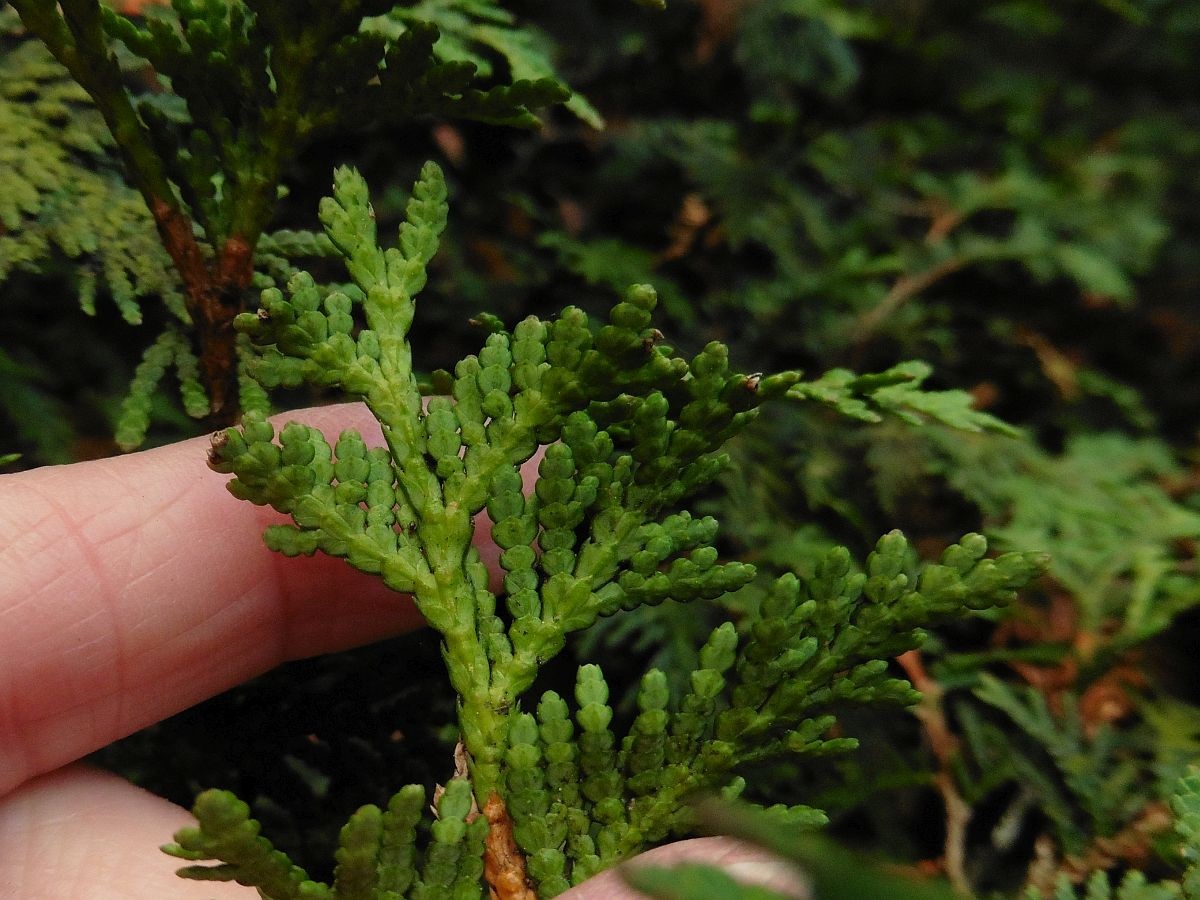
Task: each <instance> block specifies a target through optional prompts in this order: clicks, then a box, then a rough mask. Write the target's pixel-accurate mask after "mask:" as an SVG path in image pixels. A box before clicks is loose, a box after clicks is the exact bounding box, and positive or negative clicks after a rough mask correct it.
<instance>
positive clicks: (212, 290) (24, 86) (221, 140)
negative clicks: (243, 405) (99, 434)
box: [0, 0, 580, 447]
mask: <svg viewBox="0 0 1200 900" xmlns="http://www.w3.org/2000/svg"><path fill="white" fill-rule="evenodd" d="M12 5H13V7H14V8H15V9H16V10H17V12H18V13H19V14H20V15H21V18H22V22H23V23H24V25H25V26H26V27H27V28H28V29H29V31H30V32H31V33H32V34H34V35H35V36H36V37H38V38H39V39H40V40H41V41H42V42H43V43H44V44H45V45H46V47H47V48H48V49H49V51H50V52H51V53H52V54H53V55H54V57H55V58H56V59H57V60H58V62H59V63H61V64H62V66H63V67H65V69H66V70H67V72H68V73H69V74H70V77H71V78H73V79H74V82H77V85H76V84H72V83H70V82H68V81H66V80H65V79H63V78H62V75H61V72H60V71H59V70H58V69H57V68H56V67H55V66H53V65H47V63H46V62H45V61H44V60H42V59H41V57H40V56H38V54H40V53H41V52H42V51H41V50H40V49H37V48H33V47H31V48H29V50H28V51H27V54H26V55H32V56H33V57H34V58H35V60H36V61H37V63H38V65H37V66H35V67H33V68H30V66H28V65H26V66H25V69H23V70H22V71H27V74H24V75H21V77H20V78H19V79H18V80H17V82H16V84H15V86H14V89H13V90H14V91H15V93H8V94H6V101H7V105H6V107H5V108H4V109H5V110H6V112H5V113H3V114H4V115H6V116H8V117H10V118H11V117H12V116H13V115H14V114H17V115H20V116H21V117H22V118H21V120H20V121H17V122H15V123H14V122H7V121H3V120H0V125H6V126H11V128H5V129H4V130H5V131H6V132H8V133H10V134H11V135H12V137H11V138H10V142H11V144H12V146H13V147H15V148H17V149H18V150H20V148H22V147H25V149H26V150H32V151H33V153H32V154H28V155H27V154H21V158H22V159H24V160H26V162H24V163H23V166H22V169H29V171H23V170H21V169H19V170H18V171H17V172H16V175H17V178H18V181H19V184H18V185H17V186H16V187H15V188H14V190H13V191H12V192H11V193H10V194H9V196H12V197H13V198H14V199H13V200H12V201H11V202H10V203H9V204H8V206H7V207H4V208H0V225H2V226H3V227H4V228H5V229H6V230H12V229H15V228H17V227H18V226H22V228H23V231H29V233H28V234H24V233H23V234H22V236H21V238H20V241H19V243H18V245H17V247H16V248H15V249H16V250H19V251H20V252H19V253H16V252H14V249H13V248H9V249H8V250H7V251H5V250H4V249H0V277H2V276H3V274H4V272H5V270H6V269H7V268H10V267H11V266H12V265H13V264H14V261H16V262H24V263H25V264H26V265H28V264H30V263H32V262H35V261H36V259H37V258H38V257H40V256H44V255H45V249H44V247H43V246H42V245H47V244H48V243H49V242H50V241H51V238H52V239H53V242H54V243H57V244H59V245H62V246H63V248H64V249H65V251H66V253H67V255H68V256H70V257H77V256H80V255H81V254H82V253H84V252H88V253H96V252H97V251H98V250H101V251H102V252H100V253H99V257H98V258H99V259H100V260H101V261H102V262H104V268H103V271H104V275H105V278H106V279H107V280H108V281H109V282H110V283H111V284H112V285H113V295H114V298H115V299H116V301H117V303H118V304H119V305H120V306H121V309H122V311H123V313H124V314H125V317H126V318H127V319H129V320H130V321H137V320H138V319H139V316H138V308H137V306H136V304H135V303H134V302H133V298H134V297H135V296H137V295H138V293H139V292H144V291H146V290H154V291H155V292H156V293H158V294H159V295H160V296H161V298H162V300H163V301H164V302H165V303H166V304H167V306H168V308H169V309H171V310H172V311H173V312H174V313H175V315H176V317H177V318H178V319H180V320H181V321H182V322H183V323H184V324H185V325H187V326H190V328H191V330H192V331H193V332H194V335H193V337H192V340H193V342H194V347H193V348H191V349H185V348H183V346H182V343H181V341H180V339H179V338H180V336H182V335H183V334H184V332H183V331H182V330H179V329H178V328H175V330H174V331H173V332H170V333H171V334H174V337H171V336H169V334H166V333H165V334H164V335H163V336H162V337H160V338H159V339H158V341H157V342H156V343H155V344H154V345H152V347H151V348H150V349H149V350H148V351H147V354H146V356H145V358H144V359H143V363H142V365H141V367H140V369H139V371H138V373H137V376H136V380H135V384H134V391H133V394H132V396H131V398H130V401H129V403H128V404H127V406H126V409H125V411H124V414H123V416H122V419H121V421H120V423H119V426H118V430H119V432H120V434H121V439H122V443H123V444H125V445H126V446H127V447H128V446H134V445H136V444H137V443H139V442H140V441H141V440H142V438H143V437H144V435H145V430H146V418H147V416H146V411H147V408H148V407H149V406H150V402H151V393H152V391H153V390H154V388H155V387H156V384H157V375H160V374H161V373H162V371H163V370H164V368H165V364H166V362H167V356H171V357H173V358H174V359H175V360H176V362H177V363H179V364H180V365H181V366H184V368H186V369H188V375H187V376H186V377H185V380H184V382H183V389H184V397H183V399H184V406H185V408H186V409H187V411H188V412H189V413H190V414H193V415H198V414H201V413H202V412H203V410H202V409H201V407H200V406H199V405H198V404H197V403H195V402H194V401H195V399H196V398H195V391H194V390H193V388H194V382H193V381H192V380H191V373H190V368H191V362H190V361H191V359H193V358H194V359H196V360H197V362H198V372H197V375H198V378H199V383H200V385H201V386H202V387H203V388H204V391H205V393H206V394H207V396H208V398H209V403H208V407H209V411H211V412H212V413H214V414H215V413H220V412H221V410H222V409H223V408H224V407H225V405H226V403H227V402H228V403H229V405H230V410H227V411H226V416H228V415H229V412H230V411H233V412H236V410H235V409H233V407H234V406H235V405H236V399H235V398H237V394H238V390H237V383H238V377H239V376H238V365H239V354H238V352H237V350H236V344H235V341H234V338H233V331H232V329H231V328H230V322H231V320H232V319H233V318H234V316H236V314H237V313H239V312H240V311H242V310H243V309H245V308H246V299H247V298H246V289H247V287H248V286H249V285H250V283H251V282H252V281H253V280H254V268H253V267H254V254H255V249H256V246H257V244H258V241H259V238H260V236H261V235H262V233H263V232H264V230H265V229H266V228H267V226H268V224H269V222H270V220H271V218H272V216H273V214H274V210H275V206H276V202H277V199H278V195H279V192H280V188H281V185H282V182H283V179H284V176H285V172H286V171H287V169H288V166H289V165H290V163H291V162H292V161H293V160H295V158H296V157H297V155H298V154H299V152H300V151H301V150H302V149H303V148H304V147H305V146H306V145H307V144H310V143H312V142H314V141H316V140H319V139H322V138H328V137H330V136H333V135H342V134H347V133H350V132H352V131H355V130H358V131H361V130H365V129H366V128H367V127H368V126H370V127H381V126H383V127H395V126H397V125H399V124H401V123H404V122H408V121H411V120H412V119H414V118H416V117H421V116H429V115H437V116H457V117H461V118H466V119H473V120H476V121H481V122H488V123H493V124H501V125H512V126H518V127H526V128H528V127H533V126H536V125H538V124H539V123H538V119H537V118H536V116H535V115H534V113H533V112H532V111H531V110H532V109H534V108H537V107H540V106H545V105H548V104H552V103H558V102H561V101H564V100H565V99H566V98H567V97H568V92H567V91H566V89H565V88H563V87H562V86H561V85H560V84H559V83H558V82H557V81H554V80H553V79H552V78H550V77H548V76H549V74H550V70H549V68H548V66H546V65H543V66H542V68H541V69H538V67H537V65H536V64H535V63H536V61H537V60H540V59H541V57H539V56H537V54H536V53H533V51H532V48H531V47H524V46H523V44H522V40H523V37H524V33H523V32H521V31H519V30H517V29H515V28H512V27H511V26H512V24H513V23H512V22H511V20H506V24H507V25H508V26H510V27H508V28H507V30H506V31H505V32H504V33H505V34H507V35H508V36H509V38H510V45H511V48H512V50H513V54H514V57H513V58H514V59H524V58H526V57H528V59H530V60H532V62H530V63H529V64H526V65H523V66H519V65H514V67H513V68H514V73H513V74H514V79H513V80H512V81H511V83H498V84H497V83H485V82H484V80H483V79H481V78H480V77H479V76H478V74H477V69H476V65H475V64H474V63H473V62H471V61H467V60H462V59H441V58H439V56H438V55H437V54H436V53H435V51H434V45H435V44H436V43H437V40H438V30H437V27H436V25H434V24H432V23H430V22H428V21H424V20H410V21H408V22H407V23H406V26H407V27H406V29H405V30H404V32H403V33H402V34H399V35H398V36H396V37H395V38H394V39H392V40H387V39H385V38H384V37H383V36H381V35H379V34H376V33H372V32H370V31H365V30H363V29H362V25H363V22H364V20H365V19H366V18H367V17H369V16H370V15H373V14H380V13H383V12H385V11H386V10H387V9H388V8H389V7H390V6H391V4H388V3H379V2H372V3H362V4H360V3H349V2H347V3H339V4H328V3H316V4H314V3H308V2H304V0H295V2H290V3H261V2H242V0H236V2H230V3H225V2H215V0H214V2H182V0H181V2H178V3H175V4H173V5H172V7H171V9H170V11H161V10H160V11H155V12H153V13H151V14H149V15H148V16H147V17H146V20H145V22H144V23H138V22H135V21H134V20H133V19H130V18H127V17H125V16H122V15H120V14H118V13H116V12H114V11H113V10H111V9H109V8H108V7H106V6H101V5H100V4H99V2H98V0H71V2H68V3H66V4H63V5H62V9H61V10H60V9H59V8H58V6H55V5H47V4H44V3H40V2H33V0H14V2H13V4H12ZM118 48H120V52H118ZM518 49H524V50H526V51H528V53H526V54H525V56H522V55H521V54H519V53H518V52H517V50H518ZM123 63H124V66H125V68H127V69H130V70H132V69H135V68H139V67H140V68H141V69H142V72H141V78H140V79H135V78H134V77H132V76H130V75H128V74H127V72H126V71H124V70H123ZM518 70H519V71H518ZM543 70H544V71H543ZM522 72H530V73H531V74H533V75H534V76H535V77H532V78H524V77H523V76H522V74H521V73H522ZM543 76H547V77H543ZM30 78H33V79H34V80H33V81H30V80H29V79H30ZM48 80H49V81H50V87H49V88H48V87H47V85H46V84H45V83H43V82H47V81H48ZM138 80H141V81H144V82H145V81H148V82H149V84H148V85H147V89H146V90H137V89H136V88H135V87H133V85H134V84H135V83H136V82H137V81H138ZM492 81H493V82H494V79H492ZM55 84H61V85H65V88H64V87H59V88H55V87H54V85H55ZM81 89H82V90H81ZM64 91H65V92H64ZM30 93H40V94H41V95H43V97H44V99H42V100H39V101H38V103H35V104H32V105H30V104H25V105H23V106H14V104H13V102H12V101H13V100H14V99H16V98H19V97H22V96H24V95H28V94H30ZM84 93H86V95H87V96H88V97H90V99H91V101H92V103H93V104H94V110H88V111H87V112H86V114H85V115H83V116H82V117H72V116H71V115H70V107H69V104H70V103H75V104H78V103H80V102H81V101H82V99H83V94H84ZM38 104H40V106H39V105H38ZM577 108H580V107H578V105H577ZM13 109H16V110H18V112H17V113H13V112H12V111H11V110H13ZM76 118H78V121H79V122H80V123H82V124H83V125H84V126H85V127H82V128H68V129H66V130H65V134H64V135H63V136H61V137H60V139H59V140H58V141H57V142H56V140H55V139H54V138H53V137H52V136H50V135H48V134H46V133H45V132H46V131H47V129H49V128H51V127H53V126H54V124H55V123H57V124H59V125H60V126H61V124H62V123H63V122H64V121H66V122H67V123H68V124H72V125H73V124H74V122H75V121H76ZM26 120H28V121H26ZM100 121H102V122H103V123H104V126H105V127H106V128H107V130H108V131H109V132H110V133H111V141H109V140H108V139H107V138H105V139H103V140H100V139H98V138H97V137H96V134H97V132H98V131H99V130H100V129H99V128H98V127H97V126H98V125H99V122H100ZM31 141H37V146H33V147H28V146H26V145H29V144H30V142H31ZM108 146H111V147H112V148H113V149H114V150H115V152H116V154H117V155H119V157H120V159H121V161H122V162H123V163H124V166H125V169H126V175H127V177H128V179H129V183H130V184H131V185H132V186H133V187H134V188H135V189H136V193H139V194H140V195H141V199H142V202H143V203H144V207H143V208H138V206H137V204H136V201H135V200H134V197H135V196H136V195H135V194H131V193H130V192H129V190H128V189H126V188H124V187H123V186H121V185H120V183H119V180H118V179H117V178H116V176H115V174H113V173H112V172H111V171H110V172H108V173H107V177H101V176H91V178H90V179H85V180H82V181H79V180H78V179H77V181H79V184H80V185H81V187H79V188H77V189H75V190H74V193H75V194H76V195H78V197H79V198H80V199H82V200H83V201H84V202H79V201H78V200H76V201H75V202H74V203H73V204H72V200H71V198H69V197H66V198H64V195H63V192H64V188H67V189H69V188H70V185H71V178H70V176H71V175H72V174H73V173H74V168H77V167H74V168H68V166H67V157H68V153H69V151H77V152H83V153H85V154H90V155H92V156H96V155H99V154H100V153H101V152H102V151H103V149H104V148H105V147H108ZM5 151H6V148H3V145H0V161H2V160H3V159H5V158H14V154H13V153H11V152H5ZM48 193H52V194H53V196H54V198H55V199H56V200H62V201H64V202H65V203H67V204H71V205H66V206H64V208H65V209H68V210H70V211H71V216H72V217H73V219H69V220H68V221H66V222H64V223H63V224H62V225H54V226H53V230H52V231H51V232H50V235H49V236H39V234H38V231H37V230H35V229H30V228H28V227H27V226H26V223H24V222H22V221H20V219H21V217H30V218H32V219H33V220H34V222H38V221H39V219H38V215H39V213H40V212H42V210H41V207H42V206H44V205H45V203H43V202H41V201H40V200H39V197H40V195H41V194H48ZM114 200H120V201H121V202H120V203H114V202H113V201H114ZM147 211H148V213H149V216H150V217H151V219H152V221H153V223H154V225H155V226H156V229H157V232H158V237H159V239H160V240H161V243H162V248H163V249H165V250H166V254H167V256H169V258H170V260H171V262H172V263H173V264H174V268H175V270H176V274H177V278H178V281H177V280H176V278H175V277H171V276H169V275H167V274H166V273H167V272H168V271H169V270H168V269H167V268H166V267H165V266H164V265H163V264H162V262H163V253H162V249H160V248H157V247H152V248H149V249H147V248H146V247H144V246H142V244H145V243H146V239H147V238H148V236H149V233H150V232H149V229H147V228H146V227H145V226H146V224H147V221H148V220H147V218H146V212H147ZM42 218H44V219H49V220H50V221H52V222H53V218H52V217H51V216H49V214H48V213H47V214H45V215H43V216H42ZM83 222H86V223H88V224H87V225H86V226H85V225H84V224H82V223H83ZM96 223H106V224H107V228H104V227H99V226H98V225H97V224H96ZM43 227H44V226H43ZM101 238H104V241H103V246H101V245H102V241H101ZM139 240H140V241H141V244H139ZM139 249H141V250H146V251H147V252H145V253H138V252H137V251H138V250H139ZM275 249H276V250H278V249H279V242H278V241H277V242H276V243H275ZM260 262H261V264H263V265H264V266H265V267H266V268H267V271H268V272H269V271H270V270H271V269H272V268H273V269H274V270H275V271H276V272H277V273H278V272H280V271H282V270H283V269H286V268H287V266H286V264H282V265H281V261H280V260H279V258H278V256H277V254H268V255H267V258H265V259H263V260H261V261H260ZM83 271H84V277H83V280H82V285H83V287H82V289H81V290H82V294H83V303H84V307H85V309H86V308H90V307H91V306H92V305H93V303H94V301H93V299H92V297H93V294H94V292H95V277H94V275H93V276H92V277H91V278H90V279H89V278H88V277H86V273H87V271H88V270H87V269H84V270H83ZM127 271H131V272H132V273H133V274H134V275H135V276H136V278H135V282H136V283H131V280H130V277H129V275H127V274H126V273H127ZM180 283H181V287H182V290H180V289H179V288H180ZM172 327H174V326H172ZM168 344H169V345H170V346H171V347H172V348H173V349H172V350H171V351H170V352H168V349H167V345H168ZM237 399H240V398H237ZM226 421H228V419H227V420H226Z"/></svg>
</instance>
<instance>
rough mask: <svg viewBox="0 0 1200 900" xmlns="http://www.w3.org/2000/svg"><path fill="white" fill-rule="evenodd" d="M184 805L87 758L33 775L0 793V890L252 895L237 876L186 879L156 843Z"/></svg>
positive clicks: (122, 898) (121, 897) (35, 894)
mask: <svg viewBox="0 0 1200 900" xmlns="http://www.w3.org/2000/svg"><path fill="white" fill-rule="evenodd" d="M189 824H193V821H192V819H191V816H189V815H188V813H187V811H186V810H184V809H182V808H180V807H178V806H176V805H175V804H173V803H169V802H168V801H166V800H163V799H162V798H161V797H156V796H154V795H153V794H150V793H148V792H146V791H144V790H142V789H141V788H138V787H134V786H133V785H132V784H130V783H129V782H127V781H124V780H122V779H120V778H118V777H117V776H115V775H111V774H109V773H107V772H101V771H99V770H97V769H92V768H90V767H87V766H82V765H76V766H68V767H67V768H65V769H60V770H59V771H56V772H51V773H49V774H46V775H42V776H41V777H39V778H35V779H33V780H31V781H29V782H26V783H25V784H23V785H21V787H19V788H17V790H15V791H13V792H12V793H11V794H9V795H8V796H6V797H3V798H0V898H11V900H18V898H19V900H62V898H64V897H78V898H82V900H161V898H163V897H171V898H173V900H252V898H254V897H257V896H258V892H257V891H255V890H254V889H252V888H246V887H242V886H241V885H237V884H221V883H214V882H201V881H185V880H183V879H181V878H179V876H177V875H176V874H175V870H176V869H177V868H179V866H180V865H181V863H180V861H179V860H177V859H173V858H171V857H169V856H167V855H166V854H164V853H160V852H158V851H157V849H156V848H157V847H158V846H160V845H161V844H163V843H165V841H166V839H167V838H168V837H169V836H170V835H171V834H172V833H174V832H175V831H176V830H177V829H179V828H181V827H183V826H185V825H189Z"/></svg>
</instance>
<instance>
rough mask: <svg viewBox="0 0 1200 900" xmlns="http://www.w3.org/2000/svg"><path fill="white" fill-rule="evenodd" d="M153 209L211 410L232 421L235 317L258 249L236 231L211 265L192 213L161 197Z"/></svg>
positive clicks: (233, 408)
mask: <svg viewBox="0 0 1200 900" xmlns="http://www.w3.org/2000/svg"><path fill="white" fill-rule="evenodd" d="M150 212H151V213H152V214H153V216H154V221H155V223H156V224H157V225H158V231H159V234H160V235H161V236H162V241H163V246H165V247H166V249H167V252H168V253H169V254H170V256H171V260H172V261H173V262H174V263H175V268H176V269H177V270H178V271H179V275H180V277H181V278H182V279H183V286H184V297H185V300H186V304H187V310H188V313H189V314H190V315H191V317H192V324H193V326H194V327H195V334H196V343H197V345H198V351H199V353H198V355H199V359H200V380H201V381H202V383H203V384H204V387H205V390H206V391H207V392H208V398H209V410H210V412H211V414H212V415H213V416H214V417H218V418H219V419H228V418H230V417H231V414H234V413H236V404H229V403H228V401H229V399H230V398H231V397H232V396H233V394H234V391H235V387H236V384H237V355H236V352H235V347H236V334H235V333H234V330H233V320H234V317H235V316H237V314H238V313H240V312H241V311H242V310H243V308H244V305H245V295H246V288H247V287H249V285H250V278H251V276H252V275H253V272H254V248H253V247H252V246H251V245H250V243H249V242H248V241H247V240H245V239H244V238H242V237H240V236H238V235H234V236H233V237H231V238H229V239H228V240H227V241H226V242H225V245H224V246H223V247H222V248H221V251H220V254H219V255H218V257H217V259H216V260H215V261H214V262H213V263H210V262H209V261H208V260H206V259H205V258H204V254H203V252H202V251H201V249H200V245H199V243H198V242H197V241H196V237H195V235H194V234H193V233H192V222H191V220H190V219H188V217H187V216H185V215H184V214H183V213H182V212H180V211H179V210H178V209H177V208H176V207H174V206H172V205H171V204H169V203H167V202H166V201H164V200H160V199H155V200H154V201H153V202H152V203H151V204H150ZM227 404H228V406H227ZM222 412H224V413H225V415H224V416H222V415H221V414H222Z"/></svg>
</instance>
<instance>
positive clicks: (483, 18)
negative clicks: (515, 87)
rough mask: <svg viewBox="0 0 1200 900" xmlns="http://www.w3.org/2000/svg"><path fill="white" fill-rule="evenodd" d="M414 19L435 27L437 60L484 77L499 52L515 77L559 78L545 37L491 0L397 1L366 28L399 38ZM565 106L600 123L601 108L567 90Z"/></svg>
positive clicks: (584, 118)
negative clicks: (521, 24) (462, 65)
mask: <svg viewBox="0 0 1200 900" xmlns="http://www.w3.org/2000/svg"><path fill="white" fill-rule="evenodd" d="M414 23H415V24H416V25H417V26H418V27H422V26H424V25H426V24H429V25H434V26H436V28H437V30H438V35H439V37H438V40H437V43H436V44H435V45H434V48H433V49H434V53H436V54H437V58H438V59H440V60H442V61H444V62H447V63H464V62H465V63H470V64H471V65H473V66H474V67H475V69H476V71H477V72H479V74H480V75H481V76H482V77H484V78H488V77H491V76H492V73H493V63H492V57H493V56H499V57H500V58H501V59H502V60H503V61H504V63H505V65H506V66H507V67H508V71H509V74H510V76H511V78H512V79H513V80H514V81H516V80H528V81H537V80H539V79H544V78H548V79H551V80H553V81H556V82H557V81H561V80H562V79H561V78H560V77H559V75H558V73H557V72H556V71H555V69H554V64H553V63H552V61H551V58H550V57H551V45H550V42H549V40H548V38H547V37H546V36H545V35H544V34H542V33H541V32H539V31H537V30H536V29H533V28H530V27H528V26H526V27H524V28H518V27H517V25H516V16H514V15H513V14H512V13H511V12H509V11H508V10H507V9H504V8H503V7H502V6H500V5H499V4H498V3H496V2H495V0H422V2H419V3H415V4H412V5H404V6H397V7H396V8H395V9H393V10H392V11H391V12H389V13H388V14H387V15H386V16H380V17H378V18H375V19H372V20H370V21H369V22H368V23H367V27H368V29H369V30H370V31H371V32H373V33H376V34H380V35H383V36H384V37H386V38H388V39H389V40H398V39H399V38H401V36H402V35H404V34H405V33H406V32H407V31H408V30H410V29H411V28H412V27H413V25H414ZM566 107H567V109H569V110H571V112H573V113H574V114H575V115H576V116H578V117H579V118H580V119H581V120H582V121H584V122H586V123H587V124H588V125H591V126H592V127H593V128H602V127H603V126H604V120H603V119H602V118H601V117H600V113H599V112H597V111H596V109H595V107H593V106H592V105H591V104H590V103H588V102H587V100H586V99H585V98H584V97H583V96H581V95H579V94H574V95H572V96H571V97H570V98H569V99H567V101H566Z"/></svg>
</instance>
